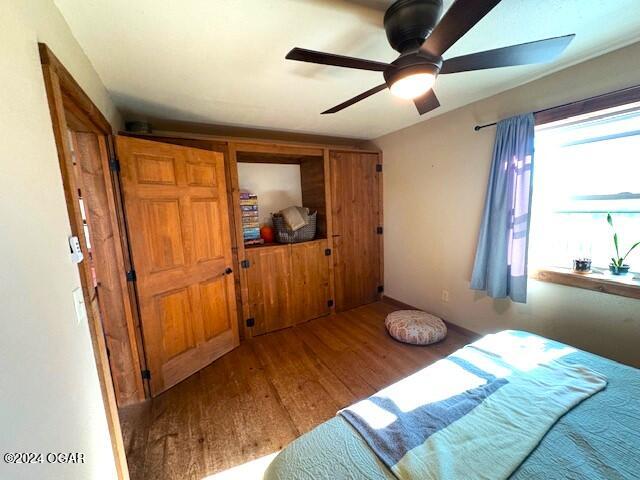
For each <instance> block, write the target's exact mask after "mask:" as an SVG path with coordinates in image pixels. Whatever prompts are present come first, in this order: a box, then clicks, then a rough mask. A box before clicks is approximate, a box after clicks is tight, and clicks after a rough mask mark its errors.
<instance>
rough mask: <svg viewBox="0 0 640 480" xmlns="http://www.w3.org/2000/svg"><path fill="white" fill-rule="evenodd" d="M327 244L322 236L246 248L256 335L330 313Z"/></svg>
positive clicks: (250, 297)
mask: <svg viewBox="0 0 640 480" xmlns="http://www.w3.org/2000/svg"><path fill="white" fill-rule="evenodd" d="M327 245H328V243H327V240H326V239H320V240H313V241H310V242H303V243H294V244H291V245H273V246H264V247H256V248H248V249H247V250H246V251H245V256H246V259H247V260H248V261H249V266H248V268H247V284H248V289H247V290H248V294H249V311H250V313H251V318H252V319H253V327H252V328H253V330H252V335H253V336H256V335H262V334H264V333H269V332H273V331H276V330H280V329H282V328H286V327H290V326H292V325H296V324H298V323H302V322H306V321H308V320H312V319H314V318H318V317H322V316H324V315H328V314H329V313H330V307H329V301H330V300H331V299H330V298H329V258H330V257H329V256H328V255H327V253H326V250H327V248H328V247H327Z"/></svg>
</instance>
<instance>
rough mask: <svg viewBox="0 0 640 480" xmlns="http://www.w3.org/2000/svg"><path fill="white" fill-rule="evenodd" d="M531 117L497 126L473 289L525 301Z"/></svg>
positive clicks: (530, 185) (531, 165) (509, 119)
mask: <svg viewBox="0 0 640 480" xmlns="http://www.w3.org/2000/svg"><path fill="white" fill-rule="evenodd" d="M534 127H535V122H534V119H533V114H531V113H529V114H526V115H519V116H516V117H512V118H508V119H506V120H502V121H501V122H499V123H498V128H497V133H496V143H495V145H494V148H493V162H492V163H491V174H490V176H489V186H488V187H487V196H486V199H485V205H484V213H483V215H482V226H481V227H480V235H479V236H478V247H477V250H476V259H475V263H474V265H473V274H472V276H471V288H473V289H474V290H485V291H486V292H487V294H488V295H489V296H490V297H493V298H505V297H510V298H511V299H512V300H513V301H514V302H520V303H526V301H527V249H528V244H529V223H530V218H531V215H530V209H531V193H532V179H533V139H534Z"/></svg>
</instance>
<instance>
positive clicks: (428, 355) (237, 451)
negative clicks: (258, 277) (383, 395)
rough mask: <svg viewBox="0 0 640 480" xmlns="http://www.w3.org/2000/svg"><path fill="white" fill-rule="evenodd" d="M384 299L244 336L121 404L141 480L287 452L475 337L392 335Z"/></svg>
mask: <svg viewBox="0 0 640 480" xmlns="http://www.w3.org/2000/svg"><path fill="white" fill-rule="evenodd" d="M394 310H398V307H395V306H392V305H389V304H386V303H382V302H378V303H374V304H371V305H366V306H364V307H359V308H356V309H354V310H350V311H346V312H342V313H340V314H337V315H334V316H331V317H323V318H320V319H317V320H312V321H310V322H307V323H305V324H302V325H299V326H297V327H293V328H288V329H285V330H281V331H279V332H275V333H271V334H267V335H263V336H260V337H256V338H253V339H251V340H248V341H245V342H243V343H242V344H241V345H240V346H239V347H238V348H237V349H235V350H234V351H232V352H230V353H228V354H227V355H225V356H224V357H222V358H220V359H219V360H217V361H215V362H214V363H213V364H211V365H209V366H208V367H206V368H205V369H203V370H202V371H200V372H199V373H197V374H195V375H193V376H191V377H189V378H188V379H187V380H185V381H183V382H182V383H180V384H178V385H176V386H175V387H173V388H171V389H170V390H169V391H167V392H165V393H163V394H162V395H160V396H158V397H157V398H154V399H153V400H149V401H147V402H145V403H143V404H140V405H135V406H132V407H126V408H123V409H121V411H120V418H121V423H122V430H123V434H124V439H125V446H126V450H127V460H128V463H129V470H130V475H131V479H132V480H147V479H149V480H151V479H153V480H157V479H167V480H172V479H179V480H183V479H190V480H191V479H193V480H202V479H204V478H206V477H207V476H210V475H212V474H215V473H217V472H222V471H224V470H227V469H229V468H231V467H234V466H236V465H241V464H244V463H246V462H249V461H251V460H254V459H257V458H260V457H263V456H265V455H268V454H271V453H273V452H277V451H278V450H281V449H282V448H283V447H285V446H286V445H287V444H288V443H289V442H291V441H292V440H294V439H295V438H297V437H298V436H300V435H301V434H303V433H305V432H307V431H309V430H311V429H312V428H314V427H315V426H316V425H318V424H320V423H322V422H324V421H325V420H328V419H329V418H331V417H333V416H334V415H335V414H336V411H337V410H339V409H341V408H343V407H345V406H347V405H350V404H352V403H354V402H356V401H357V400H360V399H362V398H365V397H367V396H369V395H371V394H373V393H375V392H376V391H378V390H380V389H381V388H383V387H386V386H387V385H389V384H391V383H393V382H396V381H397V380H400V379H401V378H403V377H405V376H407V375H409V374H411V373H413V372H415V371H417V370H419V369H421V368H423V367H425V366H427V365H429V364H431V363H433V362H434V361H436V360H438V359H440V358H442V357H444V356H446V355H448V354H450V353H451V352H453V351H454V350H457V349H458V348H460V347H461V346H463V345H465V344H467V343H469V342H470V341H471V340H472V339H471V338H469V336H468V335H466V334H465V333H462V332H459V331H457V330H454V329H451V328H450V329H449V335H448V336H447V338H446V340H444V341H443V342H440V343H438V344H436V345H431V346H427V347H420V346H412V345H405V344H402V343H399V342H396V341H395V340H393V339H391V338H390V337H389V335H388V334H387V333H386V331H385V328H384V318H385V317H386V315H387V314H388V313H390V312H392V311H394Z"/></svg>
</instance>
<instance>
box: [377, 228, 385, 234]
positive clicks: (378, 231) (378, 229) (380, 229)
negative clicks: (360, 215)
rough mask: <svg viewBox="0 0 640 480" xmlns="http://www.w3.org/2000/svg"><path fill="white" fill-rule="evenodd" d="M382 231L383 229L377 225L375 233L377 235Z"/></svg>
mask: <svg viewBox="0 0 640 480" xmlns="http://www.w3.org/2000/svg"><path fill="white" fill-rule="evenodd" d="M382 231H383V228H382V227H378V228H376V233H377V234H378V235H382Z"/></svg>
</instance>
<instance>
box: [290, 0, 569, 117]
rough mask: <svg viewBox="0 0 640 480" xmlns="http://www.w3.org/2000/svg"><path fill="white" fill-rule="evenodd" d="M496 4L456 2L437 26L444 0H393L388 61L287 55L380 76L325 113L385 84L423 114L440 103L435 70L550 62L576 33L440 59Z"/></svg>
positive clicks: (297, 51) (387, 22) (299, 51)
mask: <svg viewBox="0 0 640 480" xmlns="http://www.w3.org/2000/svg"><path fill="white" fill-rule="evenodd" d="M498 3H500V0H455V1H454V3H453V5H452V6H451V7H450V8H449V10H448V11H447V12H446V14H445V15H444V17H443V18H442V20H441V21H440V22H439V23H437V25H436V22H437V21H438V18H440V14H441V12H442V0H397V1H396V2H394V3H393V4H392V5H391V6H390V7H389V8H388V9H387V11H386V12H385V14H384V29H385V32H386V33H387V40H388V41H389V43H390V44H391V47H393V49H394V50H396V51H398V52H399V53H400V56H399V57H398V58H397V59H396V60H394V61H393V62H391V63H384V62H376V61H373V60H365V59H360V58H354V57H347V56H344V55H335V54H332V53H325V52H317V51H314V50H306V49H304V48H294V49H293V50H291V51H290V52H289V53H288V54H287V56H286V58H287V59H288V60H298V61H301V62H310V63H318V64H321V65H334V66H336V67H346V68H355V69H358V70H371V71H376V72H382V74H383V75H384V80H385V82H384V83H382V84H380V85H378V86H376V87H373V88H371V89H370V90H367V91H366V92H363V93H361V94H360V95H357V96H355V97H353V98H351V99H349V100H347V101H346V102H343V103H341V104H340V105H336V106H335V107H333V108H330V109H329V110H326V111H324V112H322V113H323V114H326V113H336V112H339V111H340V110H342V109H344V108H347V107H349V106H351V105H353V104H354V103H357V102H359V101H361V100H364V99H365V98H367V97H370V96H371V95H373V94H375V93H378V92H381V91H382V90H384V89H385V88H389V90H391V93H392V94H394V95H397V96H398V97H401V98H405V99H410V100H413V101H414V103H415V105H416V108H417V109H418V112H419V113H420V115H422V114H425V113H427V112H429V111H431V110H434V109H436V108H438V107H439V106H440V102H439V101H438V98H437V97H436V95H435V93H434V92H433V89H432V87H433V85H434V83H435V80H436V77H437V76H438V75H439V74H447V73H457V72H468V71H473V70H484V69H488V68H498V67H510V66H515V65H529V64H534V63H544V62H550V61H552V60H554V59H555V58H557V57H558V56H559V55H560V54H561V53H562V52H563V51H564V49H565V48H566V47H567V46H568V45H569V43H570V42H571V40H573V38H574V37H575V35H566V36H562V37H554V38H548V39H546V40H539V41H536V42H529V43H523V44H520V45H513V46H510V47H503V48H496V49H494V50H487V51H484V52H478V53H472V54H469V55H463V56H460V57H454V58H449V59H446V60H445V59H443V58H442V55H444V53H445V52H446V51H447V50H448V49H449V48H450V47H451V46H452V45H453V44H454V43H456V42H457V41H458V40H459V39H460V38H461V37H462V36H463V35H464V34H465V33H467V32H468V31H469V30H471V28H473V26H474V25H475V24H476V23H478V22H479V21H480V20H481V19H482V18H483V17H484V16H485V15H486V14H487V13H489V12H490V11H491V10H492V9H493V8H494V7H495V6H496V5H497V4H498Z"/></svg>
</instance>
